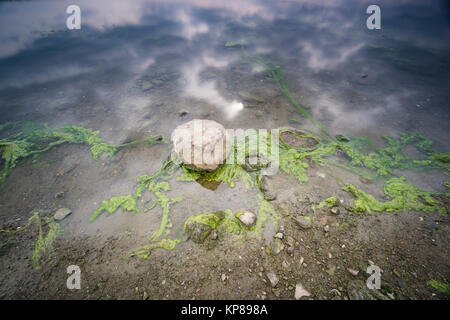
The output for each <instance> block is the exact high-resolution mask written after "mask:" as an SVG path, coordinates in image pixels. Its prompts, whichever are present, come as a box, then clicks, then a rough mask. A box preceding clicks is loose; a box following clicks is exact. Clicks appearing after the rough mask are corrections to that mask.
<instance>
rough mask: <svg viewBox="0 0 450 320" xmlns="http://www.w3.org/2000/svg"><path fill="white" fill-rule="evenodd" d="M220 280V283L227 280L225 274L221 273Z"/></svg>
mask: <svg viewBox="0 0 450 320" xmlns="http://www.w3.org/2000/svg"><path fill="white" fill-rule="evenodd" d="M221 279H222V281H225V280H226V279H227V276H226V275H225V273H222V276H221Z"/></svg>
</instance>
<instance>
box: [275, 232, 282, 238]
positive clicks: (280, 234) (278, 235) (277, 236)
mask: <svg viewBox="0 0 450 320" xmlns="http://www.w3.org/2000/svg"><path fill="white" fill-rule="evenodd" d="M274 237H275V238H278V239H283V234H282V233H281V232H278V233H277V234H276V235H275V236H274Z"/></svg>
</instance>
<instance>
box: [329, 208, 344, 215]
mask: <svg viewBox="0 0 450 320" xmlns="http://www.w3.org/2000/svg"><path fill="white" fill-rule="evenodd" d="M330 212H331V213H332V214H335V215H338V214H339V213H340V212H341V211H340V210H339V208H337V207H333V208H331V209H330Z"/></svg>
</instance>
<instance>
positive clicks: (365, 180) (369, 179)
mask: <svg viewBox="0 0 450 320" xmlns="http://www.w3.org/2000/svg"><path fill="white" fill-rule="evenodd" d="M360 180H361V182H363V183H367V184H369V183H373V180H372V179H371V178H368V177H361V178H360Z"/></svg>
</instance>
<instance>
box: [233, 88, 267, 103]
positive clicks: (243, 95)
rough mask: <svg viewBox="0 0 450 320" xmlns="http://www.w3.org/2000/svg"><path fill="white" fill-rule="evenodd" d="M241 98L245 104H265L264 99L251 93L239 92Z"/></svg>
mask: <svg viewBox="0 0 450 320" xmlns="http://www.w3.org/2000/svg"><path fill="white" fill-rule="evenodd" d="M238 95H239V97H241V98H242V99H243V100H244V101H245V102H250V103H262V102H264V98H263V97H261V96H259V95H257V94H255V93H251V92H247V91H243V90H242V91H239V92H238Z"/></svg>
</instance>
